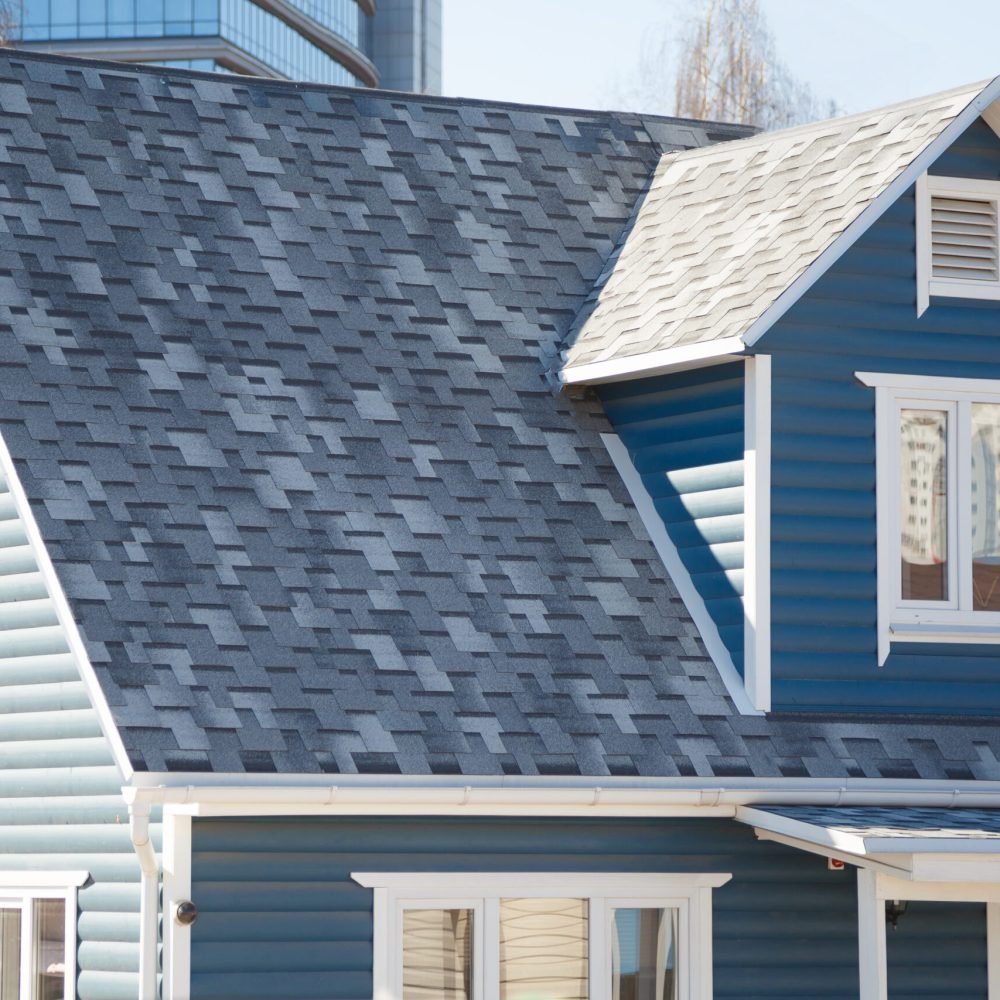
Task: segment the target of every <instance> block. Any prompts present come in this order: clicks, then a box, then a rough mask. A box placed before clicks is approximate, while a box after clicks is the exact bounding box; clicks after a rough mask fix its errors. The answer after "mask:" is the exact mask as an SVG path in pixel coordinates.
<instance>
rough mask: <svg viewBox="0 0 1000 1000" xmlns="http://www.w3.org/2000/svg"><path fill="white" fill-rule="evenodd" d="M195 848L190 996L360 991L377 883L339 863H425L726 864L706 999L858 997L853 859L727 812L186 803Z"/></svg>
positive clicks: (378, 866)
mask: <svg viewBox="0 0 1000 1000" xmlns="http://www.w3.org/2000/svg"><path fill="white" fill-rule="evenodd" d="M192 863H193V887H192V897H193V899H194V901H195V902H196V903H197V905H198V912H199V916H198V921H197V923H195V925H194V926H193V928H192V997H193V998H194V1000H232V998H235V997H241V998H247V1000H251V998H267V1000H277V998H281V1000H304V998H321V997H322V998H325V1000H362V998H368V997H371V988H372V979H371V963H372V958H371V954H372V953H371V947H372V936H371V935H372V915H371V900H372V894H371V891H370V890H368V889H364V888H362V887H361V886H359V885H357V884H355V883H354V882H352V881H351V879H350V873H351V872H352V871H421V870H423V871H477V870H480V871H482V870H490V871H622V872H627V871H661V872H700V871H710V872H732V873H733V874H734V878H733V880H732V881H731V882H730V883H729V884H728V885H726V886H723V887H722V888H721V889H717V890H715V893H714V900H715V906H714V924H715V946H714V951H715V997H716V1000H754V998H760V1000H765V998H766V1000H775V998H779V997H780V998H785V1000H807V998H808V1000H834V998H836V1000H856V997H857V991H858V983H857V945H856V939H855V924H856V911H857V903H856V895H855V879H854V875H853V872H852V871H850V870H848V871H843V872H829V871H827V868H826V862H825V861H824V860H823V859H822V858H817V857H814V856H811V855H806V854H802V853H800V852H797V851H793V850H791V849H789V848H786V847H782V846H779V845H777V844H773V843H768V842H761V841H757V840H756V839H755V838H754V835H753V831H752V830H750V829H749V828H748V827H744V826H741V825H738V824H736V823H732V822H726V821H721V820H720V821H714V820H711V821H710V820H669V821H667V820H602V821H593V820H586V821H585V820H569V819H560V820H494V819H471V820H449V819H409V818H372V819H358V818H344V819H335V818H322V819H318V818H309V819H288V820H282V819H274V820H266V821H265V820H224V819H219V820H212V819H197V818H196V819H195V820H194V824H193V859H192ZM959 995H961V994H956V996H959ZM970 996H972V995H971V994H970Z"/></svg>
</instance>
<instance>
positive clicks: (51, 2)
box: [18, 0, 370, 86]
mask: <svg viewBox="0 0 1000 1000" xmlns="http://www.w3.org/2000/svg"><path fill="white" fill-rule="evenodd" d="M288 2H289V4H290V5H291V6H293V7H296V8H298V9H299V10H301V11H302V12H303V13H305V14H307V15H308V16H310V17H312V18H313V19H314V20H316V21H318V22H319V23H321V24H322V25H323V26H324V27H327V28H329V29H330V30H331V31H333V32H334V33H335V34H337V35H340V36H341V37H342V38H343V39H344V41H346V42H348V43H349V44H350V45H353V46H355V47H356V48H360V49H362V51H364V50H365V47H367V48H370V41H369V37H370V30H369V25H368V24H367V22H368V21H369V20H370V18H369V17H368V15H366V14H364V13H363V12H362V11H361V9H360V8H359V7H358V5H357V3H356V2H355V0H288ZM18 20H19V22H20V35H21V39H22V40H23V41H25V42H40V41H59V40H62V39H66V40H70V39H74V40H75V39H81V40H88V39H108V40H111V39H124V38H135V39H138V38H142V39H150V38H172V39H176V38H179V37H197V38H205V37H220V38H223V39H225V40H226V41H228V42H230V43H231V44H233V45H235V46H237V47H239V48H241V49H243V50H244V51H245V52H247V53H248V54H249V55H251V56H253V57H254V58H255V59H258V60H260V61H261V62H263V63H266V64H267V65H268V66H269V67H270V68H271V69H272V70H274V71H275V73H276V74H278V75H281V76H285V77H290V78H292V79H298V80H311V81H314V82H317V83H331V84H342V85H345V86H355V85H357V84H358V82H359V81H358V80H357V78H356V77H355V76H354V74H353V73H351V72H350V71H349V70H347V69H346V68H345V67H344V66H342V65H341V64H340V63H339V62H338V61H337V60H336V59H335V58H334V57H333V56H331V55H330V54H328V53H327V52H325V51H324V50H323V49H321V48H319V46H317V45H315V44H313V42H311V41H310V40H309V39H308V38H306V37H305V36H304V35H301V34H300V33H299V32H298V31H296V30H295V29H294V28H293V27H291V26H290V25H288V24H286V23H285V22H284V21H282V20H281V19H280V18H278V17H276V16H275V15H274V14H271V13H270V12H269V11H266V10H264V9H263V8H262V7H258V6H257V5H256V3H254V2H253V0H22V4H21V10H20V12H19V17H18ZM194 61H195V62H197V63H199V64H200V63H203V62H204V60H201V59H198V60H194ZM171 64H172V65H178V63H177V61H171ZM199 68H200V66H199Z"/></svg>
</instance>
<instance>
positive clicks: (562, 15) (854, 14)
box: [444, 0, 1000, 111]
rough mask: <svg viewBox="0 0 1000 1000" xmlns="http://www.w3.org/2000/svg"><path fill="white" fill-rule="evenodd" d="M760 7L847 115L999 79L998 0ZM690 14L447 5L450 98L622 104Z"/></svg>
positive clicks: (644, 5) (576, 3)
mask: <svg viewBox="0 0 1000 1000" xmlns="http://www.w3.org/2000/svg"><path fill="white" fill-rule="evenodd" d="M761 3H762V6H763V9H764V12H765V14H766V16H767V18H768V22H769V24H770V27H771V30H772V33H773V34H774V37H775V42H776V44H777V50H778V54H779V56H780V57H781V59H782V60H783V61H784V62H785V64H786V65H787V66H788V68H789V69H790V70H791V71H792V72H793V73H794V74H795V75H796V76H797V77H798V78H799V79H801V80H802V81H804V82H806V83H808V84H809V85H810V87H811V88H812V90H813V92H814V93H815V94H816V96H817V97H820V98H823V99H826V98H832V99H833V100H835V101H836V102H837V103H838V104H839V105H840V106H841V107H842V108H844V109H845V110H846V111H863V110H865V109H866V108H872V107H878V106H879V105H881V104H889V103H891V102H893V101H899V100H905V99H906V98H909V97H916V96H919V95H921V94H929V93H931V92H933V91H935V90H943V89H945V88H947V87H951V86H955V85H958V84H962V83H970V82H972V81H975V80H980V79H983V78H986V77H992V76H996V75H1000V46H998V44H997V38H998V37H1000V3H997V2H996V0H989V2H987V0H948V2H945V0H761ZM687 9H688V4H687V3H685V0H444V53H445V56H444V92H445V93H446V94H451V95H461V96H466V97H488V98H495V99H503V100H511V101H523V102H526V103H539V104H557V105H566V106H570V107H595V108H602V107H614V106H619V105H621V104H622V103H623V99H622V95H623V94H625V93H627V89H628V84H629V83H630V82H631V80H632V78H633V76H634V74H635V66H636V63H637V61H638V57H639V52H640V48H641V46H642V44H643V38H644V37H646V38H648V37H650V36H651V34H652V33H654V32H656V31H664V30H666V31H667V32H672V31H674V30H675V29H676V25H677V23H678V21H680V20H682V19H683V17H684V16H685V11H686V10H687ZM626 103H629V102H628V101H627V99H626ZM634 110H654V109H649V108H642V107H636V108H634Z"/></svg>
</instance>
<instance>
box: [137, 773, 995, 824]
mask: <svg viewBox="0 0 1000 1000" xmlns="http://www.w3.org/2000/svg"><path fill="white" fill-rule="evenodd" d="M206 777H207V778H208V782H206V783H202V782H203V780H204V779H205V778H206ZM136 778H137V779H139V780H141V781H142V784H139V783H138V781H137V782H136V783H135V784H133V785H131V786H129V787H127V788H126V789H125V793H126V797H127V798H128V799H129V801H130V802H134V803H136V804H139V803H143V804H146V805H154V804H158V805H163V806H164V807H165V808H167V809H169V810H170V811H171V812H176V813H182V814H187V815H192V816H279V815H286V816H287V815H438V816H443V815H448V816H662V817H667V816H675V817H679V816H722V817H735V816H736V811H737V808H738V807H740V806H753V805H817V806H818V805H828V806H837V805H845V806H846V805H867V806H907V807H918V806H924V807H938V808H942V807H944V808H955V807H966V808H971V807H980V808H983V807H1000V782H997V781H983V782H975V781H953V782H949V781H921V780H918V779H911V780H900V781H894V780H891V779H803V778H784V779H780V778H779V779H752V778H744V779H738V778H737V779H697V778H694V779H692V778H672V779H671V778H659V779H656V778H654V779H639V778H627V779H621V778H619V779H616V778H610V777H609V778H605V779H601V780H595V779H594V778H585V779H567V778H547V777H542V778H519V779H511V778H501V777H467V778H458V779H457V780H455V779H445V780H440V781H434V780H433V779H430V780H429V779H428V778H426V777H425V776H417V777H416V778H414V779H411V780H406V779H404V778H400V777H399V776H397V775H393V776H391V778H389V776H372V775H341V776H339V777H338V779H337V782H336V783H326V782H317V781H316V780H315V778H312V779H311V780H310V776H307V775H298V776H295V778H294V779H293V778H291V777H288V778H285V779H284V781H283V782H281V781H268V782H265V781H262V780H261V778H262V776H261V775H214V776H206V775H198V777H197V779H195V780H197V782H198V783H197V784H196V783H194V781H192V780H191V779H192V778H194V775H187V776H181V775H166V774H158V775H151V774H143V775H139V774H137V775H136ZM184 778H186V779H187V783H186V784H185V783H183V780H184ZM178 779H180V780H178ZM175 782H176V783H175Z"/></svg>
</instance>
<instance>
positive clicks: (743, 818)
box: [736, 806, 868, 857]
mask: <svg viewBox="0 0 1000 1000" xmlns="http://www.w3.org/2000/svg"><path fill="white" fill-rule="evenodd" d="M736 819H737V821H738V822H740V823H746V824H748V825H749V826H752V827H755V828H758V829H761V830H769V831H770V832H771V833H779V834H782V835H783V836H786V837H794V838H795V839H796V840H801V841H805V842H808V843H811V844H815V845H817V846H818V847H825V848H828V849H829V850H831V851H835V852H840V853H844V854H853V855H855V856H857V857H864V856H865V855H866V854H867V853H868V850H867V848H866V846H865V841H864V838H862V837H857V836H855V835H854V834H850V833H843V832H842V831H839V830H831V829H829V828H828V827H825V826H815V825H813V824H812V823H803V822H802V821H801V820H798V819H791V818H790V817H788V816H779V815H776V814H775V813H772V812H768V811H767V810H766V809H754V808H752V807H747V806H740V807H739V808H738V809H737V810H736ZM840 853H838V857H839V856H840Z"/></svg>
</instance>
